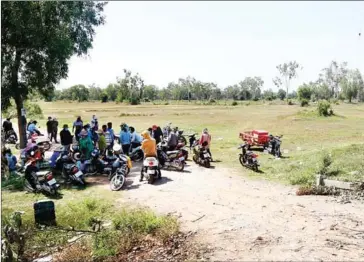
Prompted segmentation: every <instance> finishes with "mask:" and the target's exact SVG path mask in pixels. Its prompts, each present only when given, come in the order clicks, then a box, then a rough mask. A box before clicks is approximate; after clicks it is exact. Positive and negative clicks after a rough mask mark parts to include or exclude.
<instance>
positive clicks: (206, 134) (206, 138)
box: [198, 128, 212, 161]
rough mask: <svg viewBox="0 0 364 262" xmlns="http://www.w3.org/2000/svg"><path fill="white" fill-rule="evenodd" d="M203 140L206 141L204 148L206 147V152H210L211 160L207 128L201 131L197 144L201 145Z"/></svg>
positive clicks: (209, 138) (209, 136)
mask: <svg viewBox="0 0 364 262" xmlns="http://www.w3.org/2000/svg"><path fill="white" fill-rule="evenodd" d="M204 142H207V145H206V146H205V148H206V150H207V152H208V153H209V154H210V156H211V161H212V155H211V151H210V144H211V135H210V134H209V131H208V130H207V128H205V129H204V130H203V131H202V134H201V138H200V140H199V142H198V144H199V145H202V144H203V143H204Z"/></svg>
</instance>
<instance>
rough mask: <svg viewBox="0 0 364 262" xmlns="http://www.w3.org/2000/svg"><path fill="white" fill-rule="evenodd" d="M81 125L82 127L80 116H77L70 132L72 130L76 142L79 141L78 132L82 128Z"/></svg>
mask: <svg viewBox="0 0 364 262" xmlns="http://www.w3.org/2000/svg"><path fill="white" fill-rule="evenodd" d="M82 127H83V122H82V119H81V117H80V116H79V117H77V119H76V121H75V122H73V127H72V132H74V134H75V138H76V140H77V142H78V141H80V137H79V134H80V132H81V130H82Z"/></svg>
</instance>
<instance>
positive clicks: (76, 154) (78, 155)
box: [72, 151, 81, 161]
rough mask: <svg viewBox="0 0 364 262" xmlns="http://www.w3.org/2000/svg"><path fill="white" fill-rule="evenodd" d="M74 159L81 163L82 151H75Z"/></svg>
mask: <svg viewBox="0 0 364 262" xmlns="http://www.w3.org/2000/svg"><path fill="white" fill-rule="evenodd" d="M72 158H73V159H74V160H75V161H79V160H80V159H81V152H80V151H75V152H73V153H72Z"/></svg>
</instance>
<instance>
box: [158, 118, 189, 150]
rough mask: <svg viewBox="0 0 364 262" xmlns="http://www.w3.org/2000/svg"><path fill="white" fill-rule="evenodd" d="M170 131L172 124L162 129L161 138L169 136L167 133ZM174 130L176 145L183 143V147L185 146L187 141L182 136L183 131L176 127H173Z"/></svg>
mask: <svg viewBox="0 0 364 262" xmlns="http://www.w3.org/2000/svg"><path fill="white" fill-rule="evenodd" d="M171 129H172V123H168V124H167V125H166V126H165V127H164V128H163V136H164V137H165V138H166V137H168V135H169V131H170V130H171ZM175 130H176V135H177V138H178V143H183V144H185V145H187V140H186V138H185V137H184V135H183V130H179V129H178V127H177V126H176V127H175Z"/></svg>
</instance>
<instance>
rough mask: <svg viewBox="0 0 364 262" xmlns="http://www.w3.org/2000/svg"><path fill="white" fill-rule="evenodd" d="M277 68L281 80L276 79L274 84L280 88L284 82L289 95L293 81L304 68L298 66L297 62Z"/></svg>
mask: <svg viewBox="0 0 364 262" xmlns="http://www.w3.org/2000/svg"><path fill="white" fill-rule="evenodd" d="M276 68H277V70H278V72H279V74H280V76H281V78H280V77H276V78H275V79H273V83H274V85H276V86H277V87H278V88H279V87H281V86H282V83H283V82H284V83H285V86H286V91H287V94H288V93H289V88H290V83H291V80H292V79H294V78H296V77H297V76H298V74H297V71H298V70H299V69H302V66H301V65H300V64H298V63H297V62H296V61H290V62H288V63H284V64H280V65H277V66H276ZM282 79H283V80H282Z"/></svg>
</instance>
